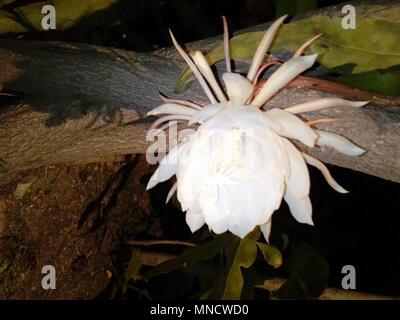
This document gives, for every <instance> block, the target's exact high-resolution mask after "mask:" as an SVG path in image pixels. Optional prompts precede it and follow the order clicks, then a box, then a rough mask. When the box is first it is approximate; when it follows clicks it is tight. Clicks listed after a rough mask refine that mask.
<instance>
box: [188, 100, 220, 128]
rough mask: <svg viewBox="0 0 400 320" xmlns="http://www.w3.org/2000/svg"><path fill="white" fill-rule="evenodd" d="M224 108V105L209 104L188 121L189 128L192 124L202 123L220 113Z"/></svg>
mask: <svg viewBox="0 0 400 320" xmlns="http://www.w3.org/2000/svg"><path fill="white" fill-rule="evenodd" d="M224 106H225V104H224V103H217V104H209V105H208V106H206V107H204V108H203V109H201V110H200V111H199V112H198V113H197V114H196V115H195V116H193V118H192V119H191V120H190V121H189V126H190V125H192V124H194V123H203V122H204V121H206V120H208V119H209V118H211V117H212V116H213V115H215V114H216V113H217V112H218V111H220V110H221V109H222V108H223V107H224Z"/></svg>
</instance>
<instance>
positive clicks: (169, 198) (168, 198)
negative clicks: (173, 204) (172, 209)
mask: <svg viewBox="0 0 400 320" xmlns="http://www.w3.org/2000/svg"><path fill="white" fill-rule="evenodd" d="M177 188H178V182H175V183H174V184H173V185H172V187H171V189H169V192H168V195H167V199H166V200H165V204H167V203H168V202H169V200H171V198H172V196H173V195H174V193H175V192H176V189H177Z"/></svg>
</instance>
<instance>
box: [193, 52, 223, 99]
mask: <svg viewBox="0 0 400 320" xmlns="http://www.w3.org/2000/svg"><path fill="white" fill-rule="evenodd" d="M192 58H193V61H194V62H195V63H196V66H197V67H198V68H199V70H200V72H201V74H202V75H203V76H204V78H206V80H207V82H208V83H209V84H210V86H211V88H212V89H213V91H214V92H215V94H216V96H217V98H218V100H219V101H220V102H226V101H227V100H226V97H225V94H224V93H223V92H222V90H221V87H220V86H219V84H218V82H217V80H216V79H215V76H214V73H213V72H212V70H211V68H210V65H209V64H208V61H207V59H206V58H205V57H204V55H203V54H202V53H201V52H200V51H196V52H195V53H194V54H193V55H192Z"/></svg>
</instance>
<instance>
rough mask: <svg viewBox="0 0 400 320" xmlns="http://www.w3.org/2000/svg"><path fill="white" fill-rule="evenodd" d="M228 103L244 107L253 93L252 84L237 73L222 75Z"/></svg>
mask: <svg viewBox="0 0 400 320" xmlns="http://www.w3.org/2000/svg"><path fill="white" fill-rule="evenodd" d="M222 79H223V80H224V83H225V86H226V90H227V92H228V97H229V101H231V102H232V103H233V104H234V105H244V104H245V102H246V100H247V99H248V98H249V97H250V95H251V94H252V92H253V87H254V86H253V84H252V83H251V82H250V81H249V80H248V79H247V78H245V77H243V76H242V75H241V74H239V73H224V74H223V75H222Z"/></svg>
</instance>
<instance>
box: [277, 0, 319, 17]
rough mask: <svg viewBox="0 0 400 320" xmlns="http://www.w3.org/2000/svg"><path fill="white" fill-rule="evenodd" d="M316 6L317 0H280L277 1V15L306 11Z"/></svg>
mask: <svg viewBox="0 0 400 320" xmlns="http://www.w3.org/2000/svg"><path fill="white" fill-rule="evenodd" d="M316 8H317V0H278V1H277V3H276V17H277V18H279V17H281V16H283V15H285V14H295V13H300V12H306V11H310V10H314V9H316Z"/></svg>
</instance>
